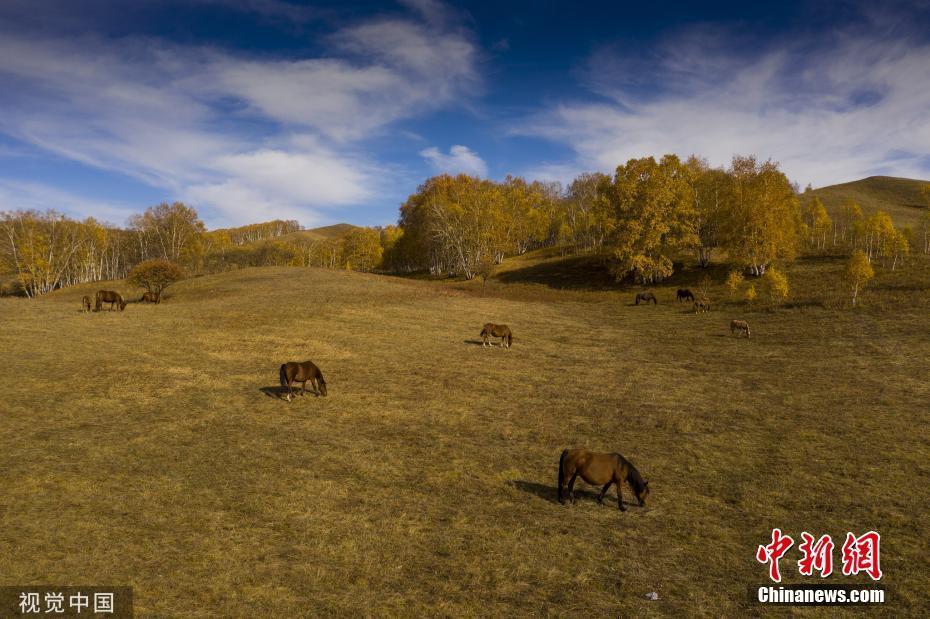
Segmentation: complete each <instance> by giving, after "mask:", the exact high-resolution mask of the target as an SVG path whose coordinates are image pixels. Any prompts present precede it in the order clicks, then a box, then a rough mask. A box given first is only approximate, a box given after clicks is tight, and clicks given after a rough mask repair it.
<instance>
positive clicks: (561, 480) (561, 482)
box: [559, 449, 568, 503]
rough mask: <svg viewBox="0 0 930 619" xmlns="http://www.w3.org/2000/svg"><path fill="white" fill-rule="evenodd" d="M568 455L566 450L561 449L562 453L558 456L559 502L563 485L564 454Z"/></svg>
mask: <svg viewBox="0 0 930 619" xmlns="http://www.w3.org/2000/svg"><path fill="white" fill-rule="evenodd" d="M567 455H568V450H567V449H563V450H562V455H561V456H559V502H560V503H561V502H562V486H563V485H565V456H567Z"/></svg>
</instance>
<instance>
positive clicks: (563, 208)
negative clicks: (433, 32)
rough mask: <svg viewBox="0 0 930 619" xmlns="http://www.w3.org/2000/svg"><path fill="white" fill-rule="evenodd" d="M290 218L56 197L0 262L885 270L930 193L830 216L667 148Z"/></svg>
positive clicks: (0, 239) (8, 235) (919, 243)
mask: <svg viewBox="0 0 930 619" xmlns="http://www.w3.org/2000/svg"><path fill="white" fill-rule="evenodd" d="M926 193H927V196H928V200H930V189H928V190H927V192H926ZM299 230H300V226H299V224H298V223H297V222H296V221H293V220H274V221H269V222H264V223H258V224H252V225H248V226H242V227H239V228H227V229H220V230H213V231H209V232H208V231H207V230H206V229H205V227H204V225H203V222H202V221H201V220H200V219H199V217H198V214H197V212H196V210H194V209H193V208H191V207H189V206H187V205H185V204H183V203H181V202H175V203H173V204H168V203H163V204H159V205H157V206H153V207H151V208H149V209H147V210H146V211H145V212H143V213H142V214H140V215H136V216H134V217H132V218H130V220H129V225H128V227H127V228H117V227H113V226H108V225H104V224H101V223H99V222H97V221H95V220H94V219H86V220H84V221H76V220H72V219H69V218H67V217H65V216H64V215H62V214H60V213H57V212H55V211H47V212H45V213H39V212H36V211H13V212H3V213H0V270H2V271H6V272H10V273H14V274H16V276H17V280H18V282H19V284H20V286H21V289H22V290H23V292H24V293H25V294H27V295H29V296H37V295H40V294H44V293H46V292H49V291H50V290H54V289H55V288H58V287H61V286H68V285H72V284H76V283H81V282H89V281H97V280H104V279H121V278H124V277H126V275H127V274H128V273H129V271H130V270H131V269H132V267H133V266H134V265H136V264H138V263H140V262H143V261H146V260H152V259H160V260H167V261H170V262H174V263H177V264H179V265H182V266H184V268H185V270H186V271H188V272H191V273H202V272H214V271H222V270H226V269H229V268H238V267H248V266H313V267H322V268H333V269H335V268H339V269H352V270H360V271H376V270H380V271H387V272H395V273H411V272H417V271H422V272H429V273H432V274H434V275H452V276H458V277H463V278H466V279H472V278H474V277H476V276H479V275H484V276H485V277H487V275H488V274H489V273H491V272H492V271H493V269H494V267H495V265H497V264H500V263H501V262H502V261H503V260H504V259H505V258H506V257H508V256H516V255H520V254H523V253H526V252H527V251H530V250H533V249H536V248H541V247H558V248H560V251H561V252H562V253H563V254H567V253H574V254H589V255H591V256H594V257H595V258H596V259H598V260H600V261H602V262H603V264H604V265H605V266H606V267H607V268H608V269H609V270H610V272H611V273H613V275H614V276H615V277H616V278H617V279H618V280H621V279H628V280H630V281H634V282H638V283H642V284H652V283H656V282H660V281H662V280H664V279H666V278H668V277H670V276H671V275H672V274H673V272H674V269H675V265H676V264H680V262H681V260H682V257H683V256H686V255H692V256H693V258H694V260H695V261H696V262H697V264H698V265H699V266H701V267H706V266H707V265H708V264H709V263H710V260H711V256H712V255H714V254H715V252H716V253H717V254H718V255H725V256H726V259H727V260H728V261H729V262H730V263H731V264H732V265H733V267H734V269H735V270H737V272H739V273H741V274H742V273H745V274H747V275H750V276H758V277H762V278H763V281H764V282H768V283H767V284H766V286H767V287H768V289H769V290H778V289H780V288H782V287H783V286H781V285H780V284H779V283H778V281H777V280H778V277H783V274H782V273H780V272H779V273H776V274H775V275H773V276H772V277H769V278H767V279H765V278H764V276H765V275H766V273H767V272H768V271H769V270H770V268H771V267H772V265H784V264H787V263H789V262H791V261H792V260H794V259H795V258H796V256H797V255H798V254H799V252H801V251H808V252H827V251H831V252H836V251H842V252H844V253H847V254H850V255H852V254H853V253H856V252H861V253H862V254H863V256H864V259H865V260H866V262H868V263H869V264H872V263H873V261H877V262H878V263H880V264H881V265H882V266H883V267H886V268H890V269H895V268H897V266H898V265H899V264H900V263H901V261H902V260H903V259H904V258H905V257H906V256H907V255H908V253H909V252H910V251H912V248H917V249H919V250H920V251H922V252H924V253H930V204H928V209H927V211H926V212H925V213H923V215H922V217H921V219H920V220H919V222H918V225H917V226H916V227H908V226H906V227H904V228H898V227H896V226H895V225H894V223H893V221H892V219H891V217H890V216H889V215H888V214H887V213H884V212H882V211H876V212H874V213H871V214H869V215H868V216H866V215H864V214H863V213H862V210H861V208H860V207H859V206H858V205H857V204H856V203H855V202H853V201H851V200H849V201H847V202H846V203H844V204H843V205H842V206H841V207H840V208H839V210H838V211H836V212H834V213H833V216H832V217H831V216H830V213H828V211H827V209H826V208H825V206H824V204H823V202H822V201H821V200H820V199H819V198H818V197H817V195H816V193H815V192H813V191H812V190H811V189H810V187H808V188H807V189H806V190H805V191H803V192H801V191H799V190H798V188H797V187H796V186H795V185H793V184H792V183H791V182H790V181H789V179H788V178H787V177H786V176H785V174H784V173H783V172H782V171H781V170H780V169H779V166H778V164H776V163H774V162H771V161H764V162H762V161H758V160H757V159H756V158H755V157H752V156H746V157H743V156H737V157H734V158H733V160H732V161H731V162H730V164H729V166H727V167H726V168H723V167H712V166H710V165H708V163H707V162H706V160H703V159H701V158H698V157H696V156H692V157H689V158H688V159H686V160H681V159H679V158H678V157H677V156H675V155H665V156H664V157H662V158H661V159H659V160H656V159H655V158H653V157H644V158H639V159H631V160H629V161H627V162H626V163H625V164H621V165H619V166H617V168H616V170H615V171H614V173H613V174H612V175H608V174H602V173H597V172H595V173H585V174H581V175H579V176H578V177H577V178H575V179H574V180H573V181H572V182H571V183H570V184H569V185H568V186H567V187H564V188H563V186H562V185H560V184H559V183H551V182H541V181H527V180H525V179H523V178H519V177H512V176H508V177H506V178H505V179H504V180H503V181H500V182H496V181H493V180H489V179H482V178H477V177H473V176H468V175H464V174H462V175H457V176H451V175H445V174H443V175H439V176H434V177H432V178H429V179H427V180H426V181H425V182H424V183H423V184H422V185H420V186H419V187H418V188H417V190H416V192H415V193H413V194H412V195H410V196H409V197H408V198H407V200H406V201H405V202H404V203H403V204H402V205H401V206H400V211H399V216H398V221H397V225H391V226H385V227H369V228H364V227H353V228H352V229H351V230H350V231H348V232H347V233H346V234H345V235H343V236H341V237H338V238H319V237H314V236H312V235H301V234H300V233H299ZM776 276H778V277H776ZM753 291H754V288H753ZM749 294H752V293H751V292H750V293H749Z"/></svg>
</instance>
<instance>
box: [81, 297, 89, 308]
mask: <svg viewBox="0 0 930 619" xmlns="http://www.w3.org/2000/svg"><path fill="white" fill-rule="evenodd" d="M81 311H82V312H89V311H90V297H88V296H85V297H84V298H83V299H81Z"/></svg>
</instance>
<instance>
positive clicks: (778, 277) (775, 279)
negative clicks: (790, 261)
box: [762, 267, 790, 306]
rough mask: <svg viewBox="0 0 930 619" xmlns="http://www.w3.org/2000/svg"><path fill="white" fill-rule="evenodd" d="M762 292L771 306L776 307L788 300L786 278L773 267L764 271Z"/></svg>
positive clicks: (788, 289)
mask: <svg viewBox="0 0 930 619" xmlns="http://www.w3.org/2000/svg"><path fill="white" fill-rule="evenodd" d="M762 292H763V294H765V295H766V296H767V297H768V298H769V301H770V302H771V304H772V305H773V306H774V305H778V303H780V302H782V301H784V300H785V299H787V298H788V293H789V292H790V288H789V286H788V276H786V275H785V274H784V273H782V272H781V271H779V270H778V269H776V268H774V267H772V268H769V269H766V271H765V275H763V276H762Z"/></svg>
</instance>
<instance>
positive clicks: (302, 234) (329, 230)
mask: <svg viewBox="0 0 930 619" xmlns="http://www.w3.org/2000/svg"><path fill="white" fill-rule="evenodd" d="M356 228H358V226H354V225H352V224H333V225H331V226H322V227H320V228H308V229H306V230H298V231H297V232H291V233H290V234H285V235H283V236H280V237H278V239H277V240H280V241H296V240H305V241H326V240H330V239H338V238H341V237H343V236H345V235H346V234H348V233H349V232H351V231H352V230H355V229H356Z"/></svg>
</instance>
